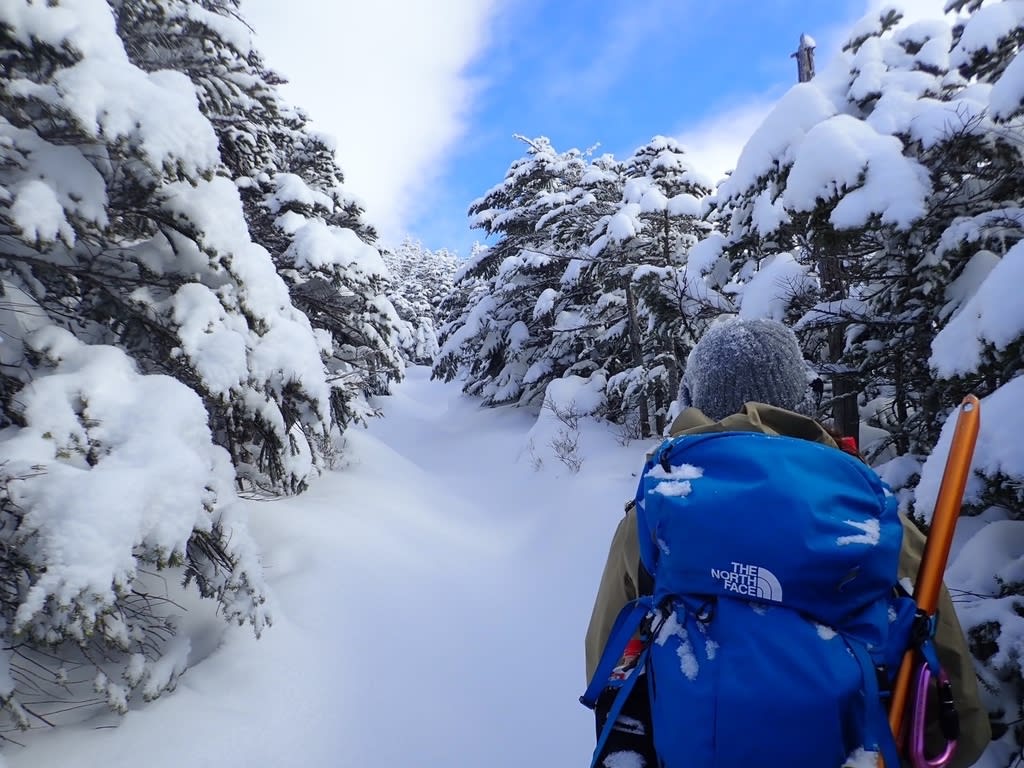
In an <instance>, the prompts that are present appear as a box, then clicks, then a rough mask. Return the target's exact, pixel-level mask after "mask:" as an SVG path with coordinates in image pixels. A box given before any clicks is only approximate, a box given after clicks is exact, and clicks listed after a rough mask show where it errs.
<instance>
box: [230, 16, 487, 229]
mask: <svg viewBox="0 0 1024 768" xmlns="http://www.w3.org/2000/svg"><path fill="white" fill-rule="evenodd" d="M496 3H497V0H445V2H444V4H443V8H444V10H443V12H442V11H440V10H439V9H438V7H437V6H435V5H434V4H432V3H426V2H421V1H420V0H399V1H398V2H355V1H354V0H341V2H331V3H325V2H317V0H291V2H288V3H282V2H280V0H244V3H243V6H242V11H243V14H244V15H245V18H246V19H247V21H249V23H250V24H251V25H252V26H253V28H254V29H255V31H256V45H257V47H258V49H259V50H260V51H261V52H262V53H263V55H264V57H265V59H266V62H267V64H268V65H269V66H270V68H271V69H274V70H276V71H278V72H280V73H281V74H282V75H284V76H285V77H287V78H288V80H289V81H290V83H289V84H288V85H287V86H285V87H284V89H283V90H284V93H285V96H286V98H288V100H289V101H290V102H292V103H293V104H295V105H296V106H298V107H300V108H302V109H303V110H304V111H305V112H306V113H307V114H308V115H309V116H310V118H311V119H312V123H313V127H314V128H316V129H317V130H320V131H323V132H324V133H328V134H331V135H333V136H334V137H335V138H336V139H337V141H338V150H337V157H338V161H339V163H340V164H341V168H342V170H343V171H344V173H345V180H346V187H347V188H348V190H349V192H350V193H351V194H353V195H354V196H355V197H357V198H358V199H360V200H361V201H362V202H363V203H364V205H365V207H366V211H367V218H368V219H369V221H370V222H371V223H373V224H374V225H375V226H377V228H378V230H379V231H380V233H381V236H382V240H384V241H385V243H387V244H390V243H397V242H398V241H399V240H400V239H401V238H402V236H403V235H404V233H405V228H406V226H407V224H408V222H409V221H410V220H411V218H412V217H413V216H414V215H415V213H416V210H417V208H420V207H422V203H421V202H420V200H421V198H422V196H424V195H426V194H427V193H428V192H429V188H430V185H431V182H432V181H434V180H436V178H437V177H438V175H439V174H440V173H441V171H442V169H443V166H444V162H445V156H446V153H447V152H449V151H450V150H451V149H452V148H453V147H454V146H455V143H456V142H457V141H458V140H459V138H460V137H461V136H463V135H464V132H465V131H466V128H467V120H468V114H469V110H470V107H471V105H472V101H473V96H474V92H475V87H476V86H475V84H474V82H473V81H472V79H471V78H470V77H469V76H468V75H467V73H466V70H467V66H468V65H469V64H470V63H471V62H472V61H473V59H474V57H475V56H476V55H477V54H478V53H480V51H481V50H482V49H483V47H484V45H485V44H486V42H487V36H486V31H487V26H488V22H489V21H490V20H491V18H492V16H493V12H494V7H495V5H496ZM299 20H301V21H299Z"/></svg>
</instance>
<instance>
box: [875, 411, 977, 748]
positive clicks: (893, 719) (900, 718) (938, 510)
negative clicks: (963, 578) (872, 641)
mask: <svg viewBox="0 0 1024 768" xmlns="http://www.w3.org/2000/svg"><path fill="white" fill-rule="evenodd" d="M980 416H981V405H980V403H979V402H978V398H977V397H975V396H974V395H968V396H967V397H965V398H964V400H963V402H962V403H961V404H960V414H959V415H958V416H957V420H956V429H955V431H954V432H953V441H952V443H951V444H950V447H949V456H948V458H947V459H946V468H945V471H944V472H943V474H942V484H941V485H940V486H939V496H938V498H937V499H936V501H935V512H934V514H933V515H932V525H931V529H930V531H929V532H928V539H927V541H926V543H925V547H924V555H923V556H922V557H921V567H920V569H919V570H918V573H917V581H916V582H915V584H914V602H915V603H917V607H918V608H919V609H920V610H922V611H924V612H925V613H926V614H927V615H928V616H934V615H935V611H936V609H937V607H938V602H939V594H940V593H941V591H942V577H943V574H944V573H945V571H946V561H947V560H948V559H949V549H950V546H951V545H952V543H953V532H954V531H955V530H956V521H957V518H958V517H959V516H960V507H961V505H962V504H963V498H964V489H965V488H966V486H967V478H968V476H969V475H970V471H971V459H972V458H973V456H974V446H975V443H976V442H977V440H978V428H979V426H980ZM914 662H915V651H913V650H911V651H907V653H906V654H904V656H903V662H902V663H901V664H900V668H899V672H898V673H897V675H896V683H895V685H894V686H893V692H892V702H891V704H890V706H889V727H890V728H892V732H893V735H894V736H895V737H896V741H897V743H898V744H899V743H900V737H901V734H902V732H903V722H904V718H905V716H906V711H907V702H908V700H909V697H910V683H911V677H912V675H913V671H914V666H915V664H914ZM879 768H884V761H882V760H881V759H879ZM894 768H895V766H894Z"/></svg>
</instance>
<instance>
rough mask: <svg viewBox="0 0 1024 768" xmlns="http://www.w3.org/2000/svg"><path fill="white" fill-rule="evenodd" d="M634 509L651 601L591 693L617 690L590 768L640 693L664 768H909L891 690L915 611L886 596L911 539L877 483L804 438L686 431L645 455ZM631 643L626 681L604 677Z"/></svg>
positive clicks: (620, 624) (627, 612) (618, 629)
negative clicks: (865, 761) (891, 713)
mask: <svg viewBox="0 0 1024 768" xmlns="http://www.w3.org/2000/svg"><path fill="white" fill-rule="evenodd" d="M636 505H637V510H636V511H637V520H638V525H639V534H640V555H641V561H642V564H643V566H644V568H646V570H647V571H648V572H649V573H650V574H651V576H653V594H651V595H645V596H642V597H640V598H639V599H638V600H636V601H634V602H633V603H631V604H629V605H627V606H626V607H625V608H624V609H623V611H622V613H621V614H620V616H619V618H618V620H617V622H616V625H615V627H614V629H613V630H612V633H611V636H610V638H609V641H608V643H607V645H606V648H605V651H604V654H603V656H602V658H601V661H600V663H599V665H598V668H597V672H596V673H595V675H594V678H593V680H592V681H591V683H590V686H589V688H588V690H587V692H586V693H585V694H584V696H583V697H582V698H581V700H582V701H583V703H584V704H587V705H588V706H590V707H591V708H593V707H594V706H595V704H596V702H597V697H598V695H599V694H600V693H601V692H602V691H603V690H604V689H605V688H607V687H608V686H613V687H619V689H620V690H619V691H618V694H617V695H616V697H615V700H614V703H613V704H612V706H611V711H610V712H609V713H608V717H607V720H606V725H605V728H604V733H603V734H602V735H601V736H600V737H599V740H598V745H597V749H596V750H595V752H594V762H595V763H596V761H597V760H598V759H599V756H600V754H601V752H602V749H603V746H604V742H605V740H606V739H607V737H608V733H609V731H610V729H611V727H612V725H613V724H614V723H615V721H616V719H617V718H618V715H619V712H620V711H621V709H622V705H623V703H624V701H625V699H626V697H627V696H628V695H629V692H630V690H631V689H632V687H633V686H634V684H636V682H637V680H641V681H643V680H646V685H647V689H648V695H649V698H650V704H651V719H652V723H651V724H652V727H653V734H654V745H655V749H656V751H657V753H658V757H659V760H660V764H661V765H662V766H663V767H664V768H741V767H742V768H748V767H749V766H758V768H774V767H775V766H778V768H793V767H794V766H811V767H813V768H840V767H841V766H843V765H845V764H847V763H848V762H850V761H851V760H856V759H857V756H858V755H863V753H865V752H880V753H881V754H882V755H883V757H884V758H885V761H886V764H887V765H889V766H898V765H899V764H900V762H899V758H898V756H897V754H896V745H895V742H894V740H893V737H892V733H891V732H890V729H889V725H888V719H887V714H886V707H885V701H884V693H885V688H886V684H887V682H890V681H891V679H892V678H893V677H894V676H895V672H896V670H897V668H898V666H899V663H900V659H901V658H902V656H903V653H904V652H905V651H906V649H907V648H908V647H909V646H910V642H911V641H910V636H911V632H912V629H913V626H914V613H915V607H914V604H913V601H912V600H911V599H910V598H909V597H907V596H906V594H905V593H903V595H902V596H901V595H899V594H898V593H897V591H896V590H895V589H894V586H895V585H896V583H897V563H898V560H899V552H900V546H901V543H902V536H903V532H902V527H901V523H900V521H899V518H898V516H897V512H896V499H895V498H894V497H893V496H892V494H891V493H890V492H889V490H888V489H887V487H886V486H885V484H884V483H883V482H882V481H881V479H880V478H879V477H878V475H876V474H875V473H874V472H873V471H872V470H871V469H870V468H869V467H867V466H866V465H864V464H863V463H862V462H860V461H858V460H857V459H856V458H855V457H852V456H849V455H847V454H845V453H843V452H842V451H839V450H836V449H835V448H831V447H828V446H824V445H820V444H817V443H813V442H810V441H807V440H800V439H796V438H789V437H778V436H770V435H764V434H760V433H753V432H724V433H710V434H701V435H690V436H682V437H678V438H675V439H671V440H668V441H666V442H665V443H664V444H663V445H662V446H661V447H660V448H659V449H658V450H657V451H656V452H655V453H654V454H653V455H652V457H651V458H650V460H649V461H648V462H647V463H646V465H645V467H644V471H643V474H642V476H641V479H640V485H639V488H638V490H637V494H636ZM637 634H639V636H640V639H641V641H642V651H641V652H640V656H639V658H638V661H637V664H636V666H635V667H634V668H633V671H632V672H631V673H629V674H628V675H626V676H625V678H624V679H621V678H622V676H621V675H612V670H613V669H614V668H615V667H616V665H617V664H618V662H619V661H620V657H621V656H622V652H623V649H624V647H625V646H626V644H627V642H628V641H629V640H630V639H631V638H634V637H636V636H637ZM641 673H642V674H641ZM612 678H615V679H612Z"/></svg>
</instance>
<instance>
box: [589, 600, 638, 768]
mask: <svg viewBox="0 0 1024 768" xmlns="http://www.w3.org/2000/svg"><path fill="white" fill-rule="evenodd" d="M652 606H653V601H652V600H651V598H650V597H640V598H637V599H636V600H634V601H632V602H630V603H627V604H626V605H625V606H624V607H623V609H622V610H621V611H620V612H619V615H618V618H616V619H615V625H614V626H613V627H612V631H611V634H610V635H609V636H608V642H606V643H605V646H604V652H603V653H602V654H601V660H600V661H599V662H598V664H597V669H596V670H595V671H594V676H593V677H592V678H591V679H590V685H588V686H587V690H586V692H585V693H584V694H583V695H582V696H580V701H581V702H582V703H583V704H584V705H585V706H586V707H587V708H588V709H594V708H595V707H596V706H597V699H598V697H599V696H600V695H601V692H602V691H604V690H605V688H607V687H609V684H610V683H609V679H610V678H611V674H612V671H613V670H614V669H615V665H616V664H617V663H618V661H619V659H620V658H622V654H623V652H624V651H625V649H626V644H627V643H628V642H629V641H630V639H631V638H632V637H633V636H634V635H635V634H636V632H637V630H638V629H639V628H640V625H641V623H642V622H643V620H644V618H645V617H646V616H647V614H648V613H650V611H651V608H652ZM650 647H651V643H650V639H649V638H646V639H645V642H644V644H643V648H642V650H641V651H640V654H639V655H638V656H637V658H636V663H635V665H634V666H633V668H632V669H631V670H630V672H629V674H628V675H627V676H626V678H625V679H624V680H622V681H620V682H618V683H617V685H618V689H619V690H618V692H617V693H616V694H615V698H614V700H613V701H612V705H611V707H610V708H609V710H608V714H607V716H606V717H605V721H604V727H603V728H602V729H601V734H600V735H599V736H598V737H597V745H596V746H595V747H594V756H593V758H592V759H591V761H590V768H595V766H596V765H597V761H598V760H599V759H600V757H601V753H602V752H603V751H604V747H605V744H607V743H608V737H609V736H610V735H611V732H612V728H613V727H614V726H615V722H616V721H617V720H618V719H619V715H620V714H621V713H622V708H623V706H625V704H626V699H628V698H629V694H630V692H631V691H632V690H633V686H634V685H636V681H637V680H638V679H639V678H640V672H641V671H642V670H643V668H644V664H646V662H647V654H648V652H649V651H650ZM611 685H613V686H614V685H616V683H615V682H612V683H611Z"/></svg>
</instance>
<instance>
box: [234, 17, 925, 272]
mask: <svg viewBox="0 0 1024 768" xmlns="http://www.w3.org/2000/svg"><path fill="white" fill-rule="evenodd" d="M941 1H942V0H897V2H896V3H884V4H885V5H891V4H900V5H906V6H907V11H908V13H909V14H911V15H925V14H927V13H934V10H935V9H938V8H940V7H941ZM882 5H883V2H881V1H880V0H820V1H814V2H809V1H808V0H714V1H712V2H702V3H698V2H691V1H690V0H632V2H626V1H625V0H620V1H617V2H616V1H613V0H591V1H590V2H586V1H585V0H437V2H433V3H429V2H427V0H390V1H388V0H378V1H377V2H376V3H374V4H367V3H365V2H356V0H340V2H336V3H330V4H327V3H323V2H322V0H321V2H317V0H291V2H289V3H287V4H283V3H279V2H277V0H244V2H243V13H245V15H246V17H247V18H248V20H249V21H250V23H251V24H252V25H253V27H254V29H255V31H256V44H257V46H258V47H259V49H260V50H261V51H263V53H264V55H265V57H266V59H267V62H268V63H269V64H270V66H271V67H273V68H275V69H277V70H279V71H281V72H282V73H283V74H284V75H285V76H286V77H288V78H289V80H290V81H291V82H290V84H289V85H288V86H287V87H286V89H285V93H286V95H287V97H288V98H289V99H290V100H291V101H292V102H293V103H295V104H297V105H298V106H300V107H302V108H303V109H305V110H306V111H307V112H308V113H309V115H310V116H311V118H312V119H313V121H314V125H315V127H316V128H318V129H320V130H322V131H324V132H326V133H330V134H332V135H334V136H335V137H336V138H337V139H338V159H339V161H340V163H341V166H342V169H343V170H344V171H345V173H346V177H347V182H348V187H349V189H350V190H351V191H352V192H353V193H354V194H355V195H356V196H358V197H360V198H361V199H362V201H363V202H364V204H365V207H366V209H367V217H368V218H369V220H370V221H371V222H373V223H375V224H376V225H377V226H378V229H379V230H380V232H381V236H382V243H383V244H384V245H391V244H394V243H396V242H398V241H400V240H401V239H402V237H404V236H405V235H406V234H408V235H410V236H412V237H414V238H416V239H419V240H421V241H422V242H423V244H424V245H426V246H427V247H429V248H434V249H436V248H442V247H447V248H449V249H453V250H457V251H458V252H459V253H460V254H461V255H467V254H468V252H469V249H470V247H471V246H472V244H473V242H474V240H477V239H482V237H483V233H482V232H479V231H478V230H471V229H470V228H469V226H468V221H467V218H466V209H467V207H468V205H469V203H470V202H471V201H472V200H473V199H474V198H476V197H479V196H480V195H482V194H483V193H484V192H486V191H487V189H489V188H490V187H492V186H493V185H495V184H497V183H499V182H500V181H501V179H502V177H503V176H504V173H505V171H506V169H507V168H508V166H509V164H510V163H511V162H512V161H513V160H515V159H516V158H518V157H520V156H522V155H523V150H524V146H523V145H522V144H520V143H519V142H517V141H516V140H515V139H514V138H513V135H514V134H524V135H526V136H538V135H544V136H548V137H549V138H550V139H551V140H552V142H553V143H554V145H555V147H556V148H557V149H560V150H563V149H569V148H572V147H576V148H579V149H586V148H589V147H591V146H593V145H595V144H600V151H601V152H611V153H612V154H614V155H616V156H617V157H625V156H628V155H629V154H630V153H631V152H632V151H633V150H634V149H635V148H636V147H638V146H640V145H642V144H643V143H645V142H646V141H647V140H649V139H650V138H651V137H652V136H654V135H658V134H664V135H668V136H674V137H677V138H679V139H680V140H681V141H683V143H684V145H686V146H687V147H688V148H689V149H690V150H691V154H693V156H694V162H695V164H696V165H697V167H698V168H699V169H701V170H703V171H705V172H706V173H708V174H710V175H711V176H713V177H717V176H718V175H719V174H721V172H723V171H724V170H725V169H726V168H728V167H731V163H732V162H733V161H734V160H735V158H736V157H737V156H738V153H739V150H740V149H741V148H742V145H743V141H744V140H745V138H746V137H747V136H749V135H750V133H751V132H752V131H753V129H754V128H755V127H756V126H757V124H758V122H759V121H760V119H761V118H762V117H763V116H764V115H765V114H766V112H767V111H768V109H770V107H771V104H772V103H773V102H774V100H775V99H777V98H778V97H779V96H780V95H781V94H782V93H783V92H784V91H785V89H786V88H788V87H790V86H791V85H792V84H793V83H794V82H795V81H796V64H795V62H794V60H793V59H792V58H791V57H790V54H791V53H792V52H793V51H794V50H795V49H796V46H797V43H798V41H799V38H800V35H801V34H802V33H807V34H810V35H811V36H812V37H814V38H815V40H816V41H817V43H818V63H819V67H820V66H824V65H825V63H826V62H827V60H828V59H830V58H831V57H832V56H834V55H835V53H836V52H837V49H838V46H839V44H840V42H841V41H842V39H843V38H844V36H845V33H846V31H847V30H848V29H849V27H850V25H851V24H852V23H853V22H855V21H856V20H857V19H859V18H861V17H862V16H863V15H864V14H865V13H868V12H873V11H875V10H877V9H878V8H879V7H880V6H882ZM284 6H287V7H286V8H284Z"/></svg>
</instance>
